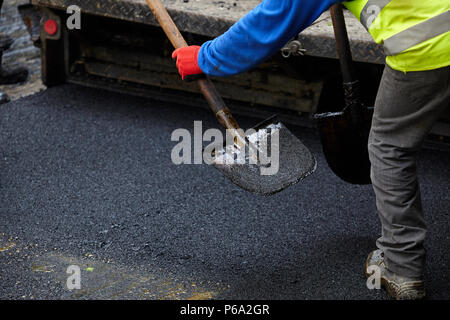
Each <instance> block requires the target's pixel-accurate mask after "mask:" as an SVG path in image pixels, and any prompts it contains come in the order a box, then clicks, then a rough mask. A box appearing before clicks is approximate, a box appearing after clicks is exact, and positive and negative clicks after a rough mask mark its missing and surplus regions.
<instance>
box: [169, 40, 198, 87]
mask: <svg viewBox="0 0 450 320" xmlns="http://www.w3.org/2000/svg"><path fill="white" fill-rule="evenodd" d="M199 51H200V47H199V46H189V47H184V48H179V49H177V50H175V51H174V52H173V53H172V59H176V61H177V68H178V72H179V73H180V75H181V78H182V79H183V80H187V81H189V80H195V79H198V78H199V76H201V75H202V74H203V71H202V69H200V67H199V66H198V62H197V59H198V52H199Z"/></svg>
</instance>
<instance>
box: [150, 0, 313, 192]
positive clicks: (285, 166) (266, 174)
mask: <svg viewBox="0 0 450 320" xmlns="http://www.w3.org/2000/svg"><path fill="white" fill-rule="evenodd" d="M146 1H147V4H148V6H149V7H150V9H151V10H152V12H153V14H154V15H155V17H156V19H157V20H158V22H159V24H160V25H161V27H162V29H163V30H164V32H165V33H166V35H167V37H168V38H169V40H170V42H171V43H172V45H173V46H174V47H175V49H178V48H181V47H187V46H188V44H187V43H186V41H185V40H184V38H183V36H182V35H181V33H180V32H179V30H178V28H177V27H176V25H175V23H174V22H173V20H172V18H171V17H170V16H169V14H168V12H167V10H166V8H165V7H164V5H163V4H162V2H161V0H146ZM196 81H197V83H198V86H199V88H200V91H201V92H202V94H203V95H204V97H205V99H206V100H207V102H208V104H209V106H210V108H211V109H212V111H213V112H214V114H215V115H216V117H217V119H218V120H219V122H220V124H221V125H222V126H223V127H225V129H227V132H228V133H229V134H231V135H232V137H233V143H232V145H231V148H230V145H229V144H228V145H223V146H220V147H219V148H217V149H215V150H213V151H212V152H211V155H212V156H213V157H214V160H213V161H212V163H213V165H214V166H215V167H216V168H217V169H218V170H219V171H221V172H222V173H223V174H224V175H225V176H226V177H228V178H229V179H230V180H231V181H232V182H233V183H235V184H236V185H238V186H239V187H241V188H243V189H244V190H247V191H250V192H253V193H256V194H261V195H271V194H274V193H277V192H279V191H281V190H284V189H285V188H287V187H288V186H290V185H293V184H295V183H297V182H298V181H300V180H302V179H303V178H305V177H306V176H308V175H309V174H311V173H313V172H314V170H315V168H316V160H315V158H314V156H313V155H312V154H311V153H310V151H309V150H308V149H307V148H306V147H305V146H304V145H303V143H301V142H300V140H299V139H297V138H296V137H295V136H294V135H293V134H292V133H291V132H290V131H289V130H288V129H287V128H286V127H285V126H284V125H283V124H282V123H281V122H279V121H277V120H276V118H270V119H268V120H266V121H264V122H262V123H260V124H259V125H257V126H256V127H254V128H253V130H251V131H249V130H248V131H247V134H244V132H243V130H241V129H240V127H239V125H238V123H237V122H236V120H235V119H234V117H233V116H232V114H231V112H230V110H229V109H228V108H227V106H226V105H225V103H224V101H223V100H222V98H221V97H220V95H219V93H218V92H217V90H216V89H215V87H214V85H213V83H212V82H211V80H210V79H209V78H208V77H204V78H201V79H198V80H196ZM269 145H270V148H268V146H269ZM230 149H231V150H230ZM269 149H270V150H269ZM269 154H270V155H271V158H272V159H276V161H274V162H276V163H273V162H272V163H268V162H267V161H263V160H262V159H267V158H268V155H269ZM241 160H244V161H241ZM270 169H274V170H270Z"/></svg>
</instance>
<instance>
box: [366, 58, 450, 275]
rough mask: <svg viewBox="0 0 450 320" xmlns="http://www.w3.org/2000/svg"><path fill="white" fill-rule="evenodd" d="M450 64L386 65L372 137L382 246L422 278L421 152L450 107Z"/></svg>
mask: <svg viewBox="0 0 450 320" xmlns="http://www.w3.org/2000/svg"><path fill="white" fill-rule="evenodd" d="M449 75H450V67H446V68H442V69H436V70H431V71H421V72H408V73H406V74H405V73H402V72H399V71H395V70H393V69H391V68H390V67H389V66H386V68H385V71H384V74H383V78H382V81H381V84H380V89H379V92H378V96H377V100H376V103H375V112H374V117H373V122H372V130H371V134H370V138H369V155H370V161H371V164H372V170H371V177H372V183H373V188H374V191H375V195H376V205H377V209H378V212H379V217H380V220H381V225H382V235H381V237H380V238H379V239H378V241H377V246H378V248H379V249H381V250H382V251H383V252H384V258H385V262H386V264H387V268H388V269H389V270H390V271H392V272H394V273H396V274H398V275H400V276H403V277H410V278H418V277H421V276H422V273H423V268H424V263H425V249H424V246H423V243H424V240H425V235H426V225H425V220H424V215H423V211H422V203H421V197H420V189H419V183H418V180H417V169H416V153H417V151H418V150H419V148H420V147H421V145H422V142H423V140H424V138H425V137H426V135H427V133H428V132H429V131H430V129H431V127H432V125H433V123H434V122H435V120H436V119H437V118H438V117H439V115H440V114H441V113H442V111H443V110H445V108H446V107H447V106H449V105H450V88H449Z"/></svg>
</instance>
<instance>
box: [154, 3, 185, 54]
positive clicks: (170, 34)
mask: <svg viewBox="0 0 450 320" xmlns="http://www.w3.org/2000/svg"><path fill="white" fill-rule="evenodd" d="M147 4H148V6H149V7H150V10H152V12H153V14H154V15H155V18H156V20H158V22H159V24H160V25H161V28H163V30H164V32H165V33H166V35H167V38H169V40H170V42H171V43H172V45H173V46H174V48H175V49H178V48H183V47H187V46H188V44H187V42H186V40H184V38H183V36H182V35H181V33H180V31H179V30H178V28H177V26H176V25H175V23H174V22H173V20H172V18H171V17H170V15H169V13H168V12H167V10H166V7H164V5H163V4H162V2H161V0H147Z"/></svg>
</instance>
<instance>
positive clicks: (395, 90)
mask: <svg viewBox="0 0 450 320" xmlns="http://www.w3.org/2000/svg"><path fill="white" fill-rule="evenodd" d="M336 2H340V1H338V0H322V1H319V0H317V1H315V0H263V1H262V3H261V4H259V5H258V6H257V7H256V8H255V9H253V10H252V11H251V12H249V13H248V14H247V15H246V16H244V17H243V18H242V19H241V20H239V21H238V22H237V23H236V24H234V25H233V26H232V27H231V28H230V29H229V30H228V31H227V32H226V33H224V34H223V35H221V36H219V37H218V38H216V39H214V40H212V41H208V42H206V43H204V44H203V45H202V46H201V47H199V46H190V47H186V48H180V49H178V50H175V51H174V53H173V55H172V57H173V58H174V59H176V60H177V62H176V63H177V67H178V69H179V73H180V74H181V76H182V77H183V79H185V78H186V77H187V76H196V75H201V74H202V73H204V74H207V75H211V76H230V75H234V74H238V73H241V72H245V71H247V70H249V69H251V68H253V67H255V66H256V65H258V64H260V63H261V62H263V61H264V60H266V59H267V58H269V57H270V56H272V55H273V54H275V53H276V52H277V51H279V50H280V49H281V48H282V47H283V46H284V45H285V44H286V43H287V42H288V41H289V40H290V39H292V38H294V37H295V36H297V34H298V33H299V32H301V31H302V30H303V29H305V28H306V27H308V26H309V25H311V24H312V23H313V22H314V21H315V20H316V19H317V18H318V17H319V15H320V14H322V13H323V12H324V11H325V10H327V9H328V8H330V7H331V6H332V5H333V4H335V3H336ZM343 4H344V5H345V6H346V7H347V8H348V9H349V10H350V11H351V12H352V13H353V14H354V15H355V16H356V17H357V18H358V19H359V20H360V22H361V23H362V24H363V25H364V27H365V28H366V29H367V30H368V32H369V33H370V34H371V35H372V36H373V38H374V40H375V42H377V43H379V44H383V46H384V50H385V53H386V56H387V57H386V65H385V69H384V73H383V77H382V80H381V83H380V87H379V91H378V95H377V99H376V102H375V111H374V115H373V120H372V127H371V132H370V137H369V144H368V149H369V158H370V161H371V179H372V184H373V189H374V192H375V196H376V206H377V211H378V215H379V218H380V221H381V237H380V238H379V239H378V240H377V241H376V245H377V248H378V249H377V250H375V251H373V252H371V253H370V254H369V256H368V258H367V260H366V265H365V268H366V276H368V275H370V274H372V272H371V270H374V267H377V268H378V269H379V274H380V277H381V278H380V279H379V280H380V282H381V284H382V286H383V287H384V288H385V289H386V290H387V292H388V293H389V295H391V296H392V297H393V298H396V299H421V298H423V297H424V296H425V289H424V265H425V249H424V240H425V236H426V232H427V228H426V225H425V221H424V214H423V210H422V204H421V196H420V190H419V183H418V179H417V169H416V155H417V152H418V150H419V148H420V147H421V145H422V142H423V140H424V138H425V136H426V135H427V133H428V132H429V131H430V129H431V127H432V125H433V123H434V122H435V121H436V120H437V118H438V117H439V115H440V114H441V113H442V112H443V110H444V109H445V108H446V107H448V106H449V105H450V88H449V83H450V79H449V77H450V11H449V9H450V1H442V0H408V1H404V0H390V1H389V0H354V1H348V2H344V3H343ZM369 268H370V269H369Z"/></svg>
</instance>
